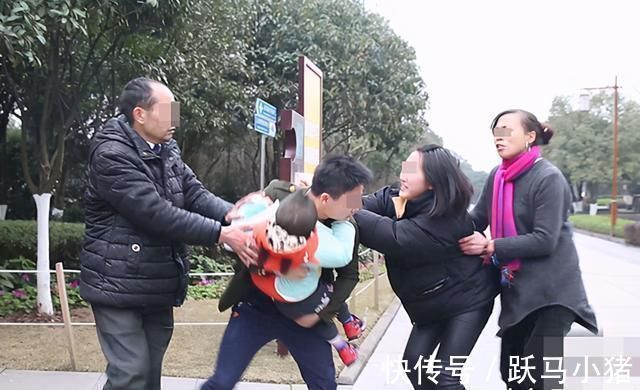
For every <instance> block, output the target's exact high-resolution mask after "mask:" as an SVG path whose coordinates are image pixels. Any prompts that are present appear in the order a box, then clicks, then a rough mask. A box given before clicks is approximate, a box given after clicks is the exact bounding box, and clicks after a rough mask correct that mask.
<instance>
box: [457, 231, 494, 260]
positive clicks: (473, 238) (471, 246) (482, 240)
mask: <svg viewBox="0 0 640 390" xmlns="http://www.w3.org/2000/svg"><path fill="white" fill-rule="evenodd" d="M490 242H491V240H489V239H488V238H487V237H485V236H484V235H482V233H480V232H473V234H472V235H470V236H467V237H464V238H461V239H460V240H459V241H458V244H459V245H460V250H461V251H462V252H463V253H464V254H465V255H469V256H480V255H486V254H487V249H488V247H489V243H490ZM489 255H491V254H489Z"/></svg>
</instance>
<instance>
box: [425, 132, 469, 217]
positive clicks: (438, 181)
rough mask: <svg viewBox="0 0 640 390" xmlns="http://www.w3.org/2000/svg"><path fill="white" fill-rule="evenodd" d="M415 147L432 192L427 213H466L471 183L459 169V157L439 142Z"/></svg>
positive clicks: (433, 215)
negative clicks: (432, 198) (432, 195)
mask: <svg viewBox="0 0 640 390" xmlns="http://www.w3.org/2000/svg"><path fill="white" fill-rule="evenodd" d="M416 150H417V151H418V152H420V153H421V154H422V172H423V173H424V177H425V179H426V180H427V182H428V183H429V184H430V185H431V186H433V192H434V195H435V196H434V204H433V207H432V208H431V210H430V211H429V216H432V217H443V216H450V215H459V214H461V213H464V212H466V211H467V208H468V207H469V202H470V201H471V196H472V195H473V186H472V185H471V182H470V181H469V179H468V178H467V176H466V175H465V174H464V173H463V172H462V169H460V160H458V159H457V158H456V157H455V156H453V155H452V154H451V152H449V150H447V149H445V148H443V147H442V146H439V145H433V144H432V145H424V146H421V147H419V148H418V149H416Z"/></svg>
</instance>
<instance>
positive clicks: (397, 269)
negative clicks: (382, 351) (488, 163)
mask: <svg viewBox="0 0 640 390" xmlns="http://www.w3.org/2000/svg"><path fill="white" fill-rule="evenodd" d="M472 193H473V189H472V187H471V184H470V183H469V180H468V179H467V178H466V176H465V175H464V174H463V173H462V171H461V170H460V167H459V161H458V160H457V159H456V158H455V157H454V156H452V155H451V153H450V152H449V151H448V150H447V149H444V148H442V147H440V146H437V145H427V146H424V147H421V148H419V149H417V150H416V151H414V152H413V153H411V155H410V156H409V157H408V158H407V160H406V161H405V162H403V164H402V173H401V174H400V184H399V185H396V186H390V187H384V188H382V189H381V190H379V191H377V192H376V193H374V194H372V195H368V196H366V197H365V198H364V200H363V203H364V204H363V209H362V210H360V211H359V212H357V213H356V214H355V216H354V217H355V220H356V222H357V223H358V227H359V230H360V242H361V243H362V244H363V245H365V246H367V247H369V248H372V249H375V250H377V251H379V252H381V253H383V254H384V256H385V261H386V266H387V270H388V274H389V280H390V282H391V287H392V288H393V290H394V292H395V293H396V294H397V295H398V297H399V298H400V300H401V301H402V304H403V306H404V308H405V310H406V311H407V313H408V314H409V317H410V318H411V321H412V322H413V330H412V331H411V336H410V338H409V341H408V342H407V346H406V349H405V352H404V360H405V361H406V362H407V368H408V369H410V370H411V371H410V372H408V373H407V376H408V377H409V379H410V380H411V383H412V384H413V387H414V388H416V389H436V388H437V389H456V390H458V389H464V386H462V384H460V378H459V376H458V377H456V376H453V375H452V374H453V371H452V368H451V367H455V366H456V365H459V364H460V360H455V359H451V357H467V356H469V354H470V352H471V350H472V349H473V346H474V345H475V343H476V341H477V339H478V337H479V336H480V333H481V332H482V329H483V328H484V326H485V324H486V323H487V320H488V319H489V316H490V315H491V311H492V309H493V301H494V298H495V297H496V295H497V291H498V286H499V278H498V273H497V271H496V270H495V269H494V270H492V269H490V268H488V267H483V265H482V261H481V259H480V257H478V256H466V255H464V254H463V253H462V252H461V250H460V248H459V246H458V240H459V239H461V238H463V237H466V236H468V235H470V234H472V233H473V231H474V225H473V221H472V220H471V218H470V216H469V214H468V213H467V207H468V206H469V200H470V198H471V195H472ZM438 344H439V345H440V348H439V350H438V353H437V355H436V356H435V359H437V360H435V362H436V363H437V364H436V366H438V365H440V366H442V368H441V369H439V370H437V374H438V375H437V376H436V377H435V379H434V381H435V382H437V385H436V383H434V381H432V380H431V379H429V378H428V377H433V376H434V374H435V373H427V372H426V370H425V369H426V367H427V364H426V363H425V362H424V361H422V362H420V361H419V360H420V357H422V359H429V358H430V356H431V355H432V353H433V351H434V350H435V348H436V347H437V346H438ZM451 360H453V362H452V361H451ZM416 364H417V367H416Z"/></svg>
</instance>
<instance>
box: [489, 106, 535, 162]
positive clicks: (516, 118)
mask: <svg viewBox="0 0 640 390" xmlns="http://www.w3.org/2000/svg"><path fill="white" fill-rule="evenodd" d="M535 140H536V132H535V131H531V132H529V131H526V129H525V128H524V127H523V126H522V117H521V114H520V113H513V114H506V115H503V116H501V117H500V119H498V123H497V124H496V127H495V128H494V129H493V141H494V143H495V145H496V150H497V151H498V154H499V155H500V157H502V159H503V160H510V159H512V158H514V157H517V156H519V155H520V154H522V153H523V152H525V151H526V150H527V143H528V144H529V145H531V146H533V143H534V142H535Z"/></svg>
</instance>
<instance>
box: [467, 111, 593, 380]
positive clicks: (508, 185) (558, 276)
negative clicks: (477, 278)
mask: <svg viewBox="0 0 640 390" xmlns="http://www.w3.org/2000/svg"><path fill="white" fill-rule="evenodd" d="M491 129H492V131H493V138H494V143H495V146H496V150H497V152H498V154H499V155H500V157H501V158H502V164H500V165H499V166H498V167H496V168H495V169H494V170H493V171H492V172H491V174H490V176H489V179H488V180H487V183H486V184H485V187H484V189H483V191H482V194H481V196H480V199H479V200H478V204H476V206H475V207H474V209H473V211H472V212H471V215H472V218H473V219H474V222H475V224H476V229H477V230H478V231H480V232H482V231H484V230H485V229H486V228H487V226H490V227H491V237H490V238H486V237H485V236H484V235H483V234H481V233H479V232H475V233H474V234H473V235H471V236H469V237H466V238H463V239H462V240H460V247H461V249H462V250H463V252H464V253H465V254H467V255H482V256H483V259H484V263H485V264H486V266H488V267H497V268H499V269H500V274H501V282H502V291H501V294H500V296H501V305H502V310H501V312H500V318H499V321H498V323H499V326H500V331H499V332H498V336H500V337H501V338H502V348H501V358H500V371H501V374H502V379H503V380H504V381H505V383H506V384H507V387H509V388H511V389H514V390H515V389H529V388H533V389H543V388H544V389H548V388H553V389H561V388H562V384H560V383H558V381H559V380H558V379H555V380H554V379H543V378H541V376H553V375H551V373H550V371H546V372H545V371H544V369H545V367H549V368H550V369H552V370H556V369H559V367H558V363H557V361H558V360H557V358H560V357H562V356H563V338H564V336H566V334H567V333H568V331H569V329H570V328H571V324H572V323H573V322H578V323H579V324H581V325H582V326H584V327H585V328H587V329H589V330H590V331H591V332H594V333H597V331H598V327H597V324H596V318H595V315H594V313H593V310H592V309H591V306H590V305H589V302H588V300H587V295H586V292H585V289H584V285H583V283H582V275H581V271H580V266H579V261H578V255H577V252H576V248H575V245H574V243H573V238H572V230H571V225H570V224H569V222H568V215H569V209H570V207H571V195H570V189H569V185H568V183H567V181H566V179H565V178H564V176H563V175H562V173H561V172H560V170H559V169H558V168H557V167H556V166H555V165H553V164H552V163H551V162H549V161H548V160H546V159H544V157H543V156H542V153H541V146H542V145H547V144H548V143H549V141H550V140H551V137H552V136H553V133H554V131H553V129H552V128H551V127H549V126H548V125H546V124H542V123H540V122H539V121H538V119H537V118H536V117H535V115H533V114H531V113H530V112H527V111H524V110H508V111H504V112H502V113H500V114H498V115H497V116H496V117H495V119H494V120H493V122H492V123H491ZM550 338H553V339H550ZM550 340H553V342H550ZM530 355H533V358H532V359H526V358H527V357H528V356H530ZM516 357H517V358H516ZM510 359H512V360H510ZM516 359H517V361H516ZM553 359H556V360H553ZM516 363H517V364H516ZM525 364H526V365H527V366H528V367H533V366H535V369H532V370H531V376H526V377H525V380H524V381H523V382H522V383H517V382H516V381H513V380H512V381H509V378H510V375H509V371H510V369H511V370H513V369H514V367H518V368H519V369H520V370H521V371H522V367H524V365H525ZM534 381H535V382H534ZM543 381H544V384H543Z"/></svg>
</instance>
